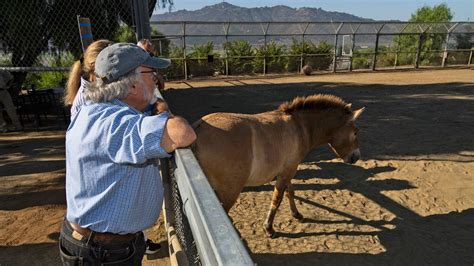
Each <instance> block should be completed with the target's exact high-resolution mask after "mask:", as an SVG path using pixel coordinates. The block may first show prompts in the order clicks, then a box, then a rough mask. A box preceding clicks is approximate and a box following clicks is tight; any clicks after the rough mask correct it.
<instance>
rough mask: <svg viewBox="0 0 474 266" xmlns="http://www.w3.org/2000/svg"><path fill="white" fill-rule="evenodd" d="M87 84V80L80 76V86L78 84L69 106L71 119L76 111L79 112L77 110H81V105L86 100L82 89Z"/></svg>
mask: <svg viewBox="0 0 474 266" xmlns="http://www.w3.org/2000/svg"><path fill="white" fill-rule="evenodd" d="M88 84H89V81H87V80H85V79H84V78H83V77H81V86H79V89H78V90H77V93H76V97H74V101H73V102H72V106H71V120H73V119H74V118H75V117H76V115H77V113H79V110H81V108H82V106H83V105H84V104H85V103H86V100H85V98H84V89H85V88H86V86H88Z"/></svg>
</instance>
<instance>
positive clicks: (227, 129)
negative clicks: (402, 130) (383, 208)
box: [191, 94, 365, 237]
mask: <svg viewBox="0 0 474 266" xmlns="http://www.w3.org/2000/svg"><path fill="white" fill-rule="evenodd" d="M351 106H352V104H350V103H346V102H345V101H343V100H342V99H341V98H339V97H337V96H333V95H324V94H317V95H311V96H307V97H296V98H295V99H293V101H290V102H285V103H283V104H281V105H280V106H279V107H278V109H276V110H273V111H269V112H264V113H258V114H240V113H212V114H208V115H206V116H204V117H202V118H201V119H199V120H197V121H196V122H195V123H193V128H194V130H195V132H196V134H197V140H196V141H195V143H194V144H193V145H192V146H191V148H192V150H193V152H194V154H195V156H196V158H197V160H198V162H199V164H200V165H201V168H202V170H203V172H204V174H205V175H206V176H207V178H208V181H209V183H210V185H211V186H212V187H213V189H214V191H215V192H216V194H217V197H218V198H219V200H220V201H221V203H222V206H223V208H224V209H225V211H226V212H229V210H230V209H231V207H232V206H233V205H234V203H235V202H236V200H237V198H238V196H239V194H240V193H241V192H242V189H243V188H244V187H246V186H259V185H263V184H265V183H268V182H270V181H272V180H273V179H274V178H275V177H276V184H275V188H274V191H273V194H272V201H271V204H270V210H269V212H268V215H267V217H266V220H265V223H264V229H265V231H266V234H267V235H268V236H270V237H274V236H275V231H274V229H273V220H274V218H275V214H276V212H277V210H278V207H279V206H280V203H281V201H282V198H283V194H284V193H285V195H286V196H287V198H288V200H289V202H290V210H291V213H292V216H293V217H294V218H296V219H298V220H300V221H301V220H302V219H303V216H302V215H301V213H299V212H298V209H297V208H296V205H295V201H294V190H293V187H292V185H291V179H292V178H293V177H294V176H295V174H296V171H297V168H298V164H299V163H300V162H301V161H302V160H303V159H304V157H305V156H306V154H308V153H309V152H310V151H311V150H313V149H315V148H317V147H319V146H321V145H323V144H326V143H328V144H329V146H330V147H331V148H332V150H333V151H334V152H335V153H336V155H337V156H339V157H340V158H342V159H343V160H344V162H345V163H350V164H353V163H355V162H356V161H357V160H358V159H359V158H360V151H359V142H358V136H357V133H358V129H357V127H356V126H355V124H354V122H355V120H356V119H357V118H358V117H359V116H360V115H361V114H362V112H363V111H364V109H365V108H361V109H358V110H355V111H352V107H351Z"/></svg>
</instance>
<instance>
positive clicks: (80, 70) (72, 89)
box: [64, 40, 112, 120]
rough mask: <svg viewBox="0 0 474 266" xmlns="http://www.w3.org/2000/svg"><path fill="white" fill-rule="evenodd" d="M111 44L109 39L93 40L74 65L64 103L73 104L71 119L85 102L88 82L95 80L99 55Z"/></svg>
mask: <svg viewBox="0 0 474 266" xmlns="http://www.w3.org/2000/svg"><path fill="white" fill-rule="evenodd" d="M111 44H112V42H111V41H109V40H98V41H95V42H93V43H92V44H91V45H89V47H88V48H87V49H86V51H85V52H84V55H83V57H81V59H80V60H77V61H76V62H74V64H73V65H72V68H71V71H70V72H69V79H68V81H67V85H66V91H65V93H64V105H66V106H71V120H73V119H74V117H75V116H76V115H77V113H78V112H79V110H80V109H81V107H82V105H84V103H85V100H84V94H83V92H84V88H85V87H86V85H87V83H89V82H93V81H95V74H94V69H95V67H94V66H95V59H96V58H97V55H98V54H99V53H100V51H102V50H103V49H104V48H105V47H107V46H109V45H111ZM76 96H77V97H76Z"/></svg>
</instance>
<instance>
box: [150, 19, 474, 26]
mask: <svg viewBox="0 0 474 266" xmlns="http://www.w3.org/2000/svg"><path fill="white" fill-rule="evenodd" d="M183 23H186V24H262V23H269V24H305V23H309V24H340V23H345V24H347V23H350V24H415V25H416V24H425V25H426V24H439V25H442V24H455V23H466V24H474V22H473V21H446V22H411V21H386V20H383V21H382V20H381V21H364V22H361V21H192V20H176V21H156V20H155V21H150V24H183Z"/></svg>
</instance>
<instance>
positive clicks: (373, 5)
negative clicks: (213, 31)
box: [155, 0, 474, 21]
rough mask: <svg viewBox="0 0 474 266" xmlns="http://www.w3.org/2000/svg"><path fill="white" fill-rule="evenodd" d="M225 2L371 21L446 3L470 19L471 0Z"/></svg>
mask: <svg viewBox="0 0 474 266" xmlns="http://www.w3.org/2000/svg"><path fill="white" fill-rule="evenodd" d="M221 2H223V1H222V0H174V7H173V9H172V11H177V10H182V9H186V10H197V9H201V8H203V7H204V6H209V5H214V4H218V3H221ZM225 2H227V3H230V4H233V5H236V6H241V7H247V8H250V7H264V6H275V5H286V6H289V7H292V8H299V7H313V8H322V9H324V10H326V11H337V12H345V13H349V14H352V15H356V16H359V17H364V18H371V19H375V20H402V21H406V20H408V19H409V18H410V15H411V14H412V13H413V12H415V10H416V9H417V8H420V7H422V6H426V5H428V6H434V5H439V4H441V3H446V4H447V5H448V6H449V7H450V8H451V12H453V13H454V18H453V21H468V20H469V21H473V20H474V0H446V1H440V0H438V1H436V0H286V1H281V0H258V1H256V0H226V1H225ZM164 12H168V8H165V9H158V10H156V11H155V14H160V13H164Z"/></svg>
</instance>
